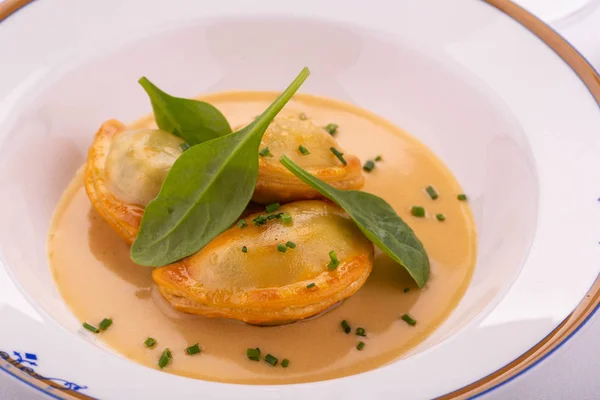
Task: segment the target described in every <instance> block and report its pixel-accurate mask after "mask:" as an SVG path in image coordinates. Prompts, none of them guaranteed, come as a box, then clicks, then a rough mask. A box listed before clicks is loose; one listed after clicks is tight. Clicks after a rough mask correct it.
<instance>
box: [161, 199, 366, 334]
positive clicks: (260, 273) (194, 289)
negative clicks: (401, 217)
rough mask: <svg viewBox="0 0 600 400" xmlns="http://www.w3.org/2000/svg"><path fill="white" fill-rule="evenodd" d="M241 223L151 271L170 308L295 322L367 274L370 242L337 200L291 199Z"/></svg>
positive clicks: (352, 289)
mask: <svg viewBox="0 0 600 400" xmlns="http://www.w3.org/2000/svg"><path fill="white" fill-rule="evenodd" d="M268 215H273V216H274V217H272V218H271V219H267V221H266V223H264V224H263V225H259V226H257V225H255V224H254V223H253V220H254V219H255V218H257V217H260V216H264V217H266V218H268ZM284 215H285V218H284ZM288 216H289V217H288ZM290 218H291V222H290ZM245 220H246V222H247V223H248V226H246V227H244V228H240V227H239V226H237V225H234V226H233V227H232V228H230V229H229V230H227V231H225V232H223V233H222V234H221V235H219V236H217V237H216V238H215V239H214V240H213V241H211V242H210V243H209V244H208V245H207V246H206V247H204V248H203V249H202V250H200V251H199V252H198V253H196V254H194V255H192V256H190V257H188V258H186V259H184V260H181V261H179V262H177V263H175V264H173V265H170V266H166V267H162V268H158V269H155V270H154V272H153V278H154V281H155V282H156V284H157V285H158V287H159V289H160V291H161V293H162V294H163V296H164V297H165V298H166V299H167V300H168V301H169V302H170V303H171V304H172V305H173V306H174V307H175V308H177V309H179V310H181V311H184V312H188V313H193V314H198V315H205V316H212V317H225V318H233V319H238V320H242V321H247V322H251V323H261V324H263V323H267V324H271V323H281V322H287V321H292V320H298V319H302V318H306V317H309V316H312V315H315V314H317V313H319V312H321V311H323V310H325V309H327V308H328V307H330V306H331V305H333V304H334V303H336V302H338V301H340V300H342V299H344V298H346V297H348V296H351V295H352V294H354V293H355V292H356V291H357V290H358V289H359V288H360V287H361V286H362V285H363V283H364V282H365V280H366V278H367V276H368V275H369V273H370V272H371V268H372V265H373V244H372V243H371V242H370V241H369V240H368V239H367V238H366V237H365V236H364V235H363V234H362V232H361V231H360V229H358V227H357V226H356V224H355V223H354V222H353V221H352V220H351V219H350V217H349V216H348V215H347V214H346V213H345V212H344V211H343V210H342V209H340V208H339V207H337V206H336V205H334V204H331V203H329V202H324V201H319V200H312V201H299V202H292V203H288V204H286V205H284V206H282V207H281V208H280V209H279V210H277V211H276V212H274V213H271V214H267V213H265V212H261V213H257V214H253V215H250V216H249V217H247V218H246V219H245ZM332 257H333V258H334V259H337V260H338V261H339V264H338V263H336V262H334V261H332Z"/></svg>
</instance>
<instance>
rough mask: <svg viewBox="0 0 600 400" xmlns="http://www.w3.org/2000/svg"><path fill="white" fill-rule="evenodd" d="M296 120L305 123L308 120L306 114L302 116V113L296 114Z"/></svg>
mask: <svg viewBox="0 0 600 400" xmlns="http://www.w3.org/2000/svg"><path fill="white" fill-rule="evenodd" d="M298 118H300V119H301V120H302V121H306V120H307V119H308V117H307V116H306V114H304V113H303V112H302V113H300V114H298Z"/></svg>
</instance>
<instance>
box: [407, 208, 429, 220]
mask: <svg viewBox="0 0 600 400" xmlns="http://www.w3.org/2000/svg"><path fill="white" fill-rule="evenodd" d="M410 213H411V214H412V215H413V217H417V218H423V217H424V216H425V209H424V208H423V207H419V206H413V208H411V209H410Z"/></svg>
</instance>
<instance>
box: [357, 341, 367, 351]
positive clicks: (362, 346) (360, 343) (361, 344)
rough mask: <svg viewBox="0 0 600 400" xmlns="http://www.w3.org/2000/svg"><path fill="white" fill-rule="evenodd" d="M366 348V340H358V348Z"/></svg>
mask: <svg viewBox="0 0 600 400" xmlns="http://www.w3.org/2000/svg"><path fill="white" fill-rule="evenodd" d="M364 348H365V342H358V344H357V345H356V349H357V350H362V349H364Z"/></svg>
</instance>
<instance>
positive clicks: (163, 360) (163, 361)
mask: <svg viewBox="0 0 600 400" xmlns="http://www.w3.org/2000/svg"><path fill="white" fill-rule="evenodd" d="M172 357H173V356H172V355H171V350H169V349H168V348H166V349H165V350H164V351H163V352H162V354H161V355H160V358H159V359H158V366H159V367H160V368H161V369H162V368H164V367H166V366H167V364H169V361H171V358H172Z"/></svg>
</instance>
